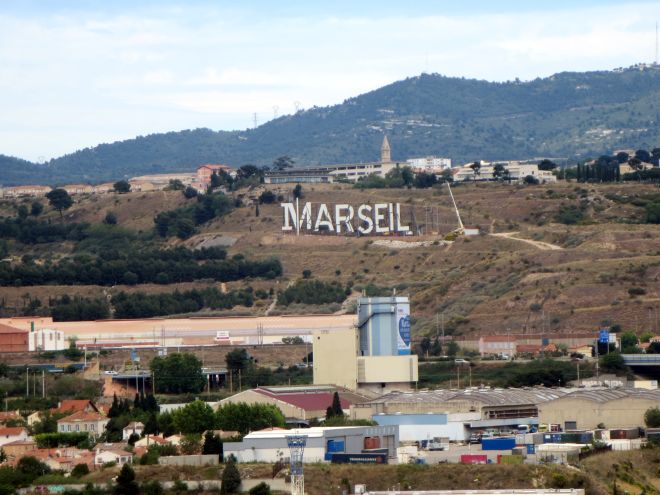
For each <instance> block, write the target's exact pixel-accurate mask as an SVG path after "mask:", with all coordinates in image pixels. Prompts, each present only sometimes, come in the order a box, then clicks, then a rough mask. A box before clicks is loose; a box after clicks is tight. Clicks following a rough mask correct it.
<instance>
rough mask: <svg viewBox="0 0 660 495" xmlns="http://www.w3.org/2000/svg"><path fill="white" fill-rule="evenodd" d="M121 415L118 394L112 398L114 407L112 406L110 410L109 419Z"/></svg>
mask: <svg viewBox="0 0 660 495" xmlns="http://www.w3.org/2000/svg"><path fill="white" fill-rule="evenodd" d="M119 414H120V411H119V401H118V400H117V394H116V393H115V394H113V396H112V405H111V406H110V409H108V417H109V418H116V417H117V416H119Z"/></svg>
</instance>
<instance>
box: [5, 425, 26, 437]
mask: <svg viewBox="0 0 660 495" xmlns="http://www.w3.org/2000/svg"><path fill="white" fill-rule="evenodd" d="M21 433H27V430H26V429H25V428H23V427H22V426H5V427H4V428H0V436H3V435H4V436H14V435H20V434H21Z"/></svg>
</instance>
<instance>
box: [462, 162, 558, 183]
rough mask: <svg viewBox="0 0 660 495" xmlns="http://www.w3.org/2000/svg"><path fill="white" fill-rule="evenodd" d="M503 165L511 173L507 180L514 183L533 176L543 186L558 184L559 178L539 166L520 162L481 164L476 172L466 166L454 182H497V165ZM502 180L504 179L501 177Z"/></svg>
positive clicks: (469, 165) (469, 166)
mask: <svg viewBox="0 0 660 495" xmlns="http://www.w3.org/2000/svg"><path fill="white" fill-rule="evenodd" d="M500 163H501V164H502V165H503V166H504V169H505V170H508V171H509V176H508V179H507V180H511V181H514V182H522V181H523V180H524V179H525V177H527V176H528V175H531V176H532V177H534V178H536V179H537V180H538V181H539V182H540V183H541V184H543V183H550V182H557V178H556V177H555V176H554V175H553V174H552V172H551V171H549V170H539V166H538V165H537V164H535V163H525V162H519V161H508V162H481V168H479V169H478V170H477V173H475V170H473V169H472V168H471V165H472V164H471V163H468V164H465V165H463V166H462V167H460V168H459V169H458V172H456V173H455V174H454V180H455V181H457V182H463V181H472V180H477V181H486V180H495V179H496V177H495V176H494V175H493V171H494V169H495V165H497V164H500ZM500 179H504V178H503V177H500Z"/></svg>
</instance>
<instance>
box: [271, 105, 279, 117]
mask: <svg viewBox="0 0 660 495" xmlns="http://www.w3.org/2000/svg"><path fill="white" fill-rule="evenodd" d="M279 110H280V107H278V106H277V105H273V118H274V119H276V118H277V115H278V113H277V112H279Z"/></svg>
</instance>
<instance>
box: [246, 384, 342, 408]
mask: <svg viewBox="0 0 660 495" xmlns="http://www.w3.org/2000/svg"><path fill="white" fill-rule="evenodd" d="M254 391H255V392H257V393H259V394H262V395H265V396H267V397H272V398H274V399H277V400H281V401H282V402H286V403H287V404H291V405H292V406H295V407H299V408H300V409H303V410H305V411H323V410H325V409H327V408H328V407H330V406H331V405H332V398H333V396H334V393H333V392H291V393H273V392H271V391H269V390H265V389H263V388H256V389H254ZM339 402H340V404H341V407H342V409H346V410H348V408H349V407H351V403H350V402H349V401H347V400H346V399H342V398H341V397H340V398H339Z"/></svg>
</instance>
